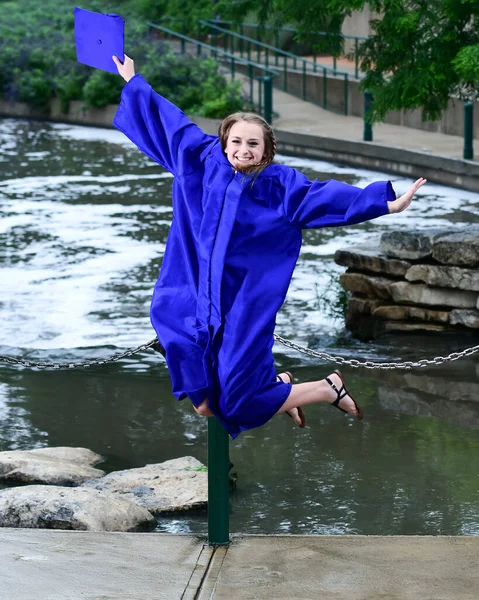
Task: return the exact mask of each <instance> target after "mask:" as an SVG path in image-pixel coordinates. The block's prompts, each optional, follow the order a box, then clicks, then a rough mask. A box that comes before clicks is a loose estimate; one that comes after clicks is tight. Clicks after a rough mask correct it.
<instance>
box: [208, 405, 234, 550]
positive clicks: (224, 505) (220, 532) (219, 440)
mask: <svg viewBox="0 0 479 600" xmlns="http://www.w3.org/2000/svg"><path fill="white" fill-rule="evenodd" d="M228 446H229V440H228V434H227V433H226V430H225V429H224V427H223V426H222V425H221V423H220V422H219V421H218V419H216V418H215V417H210V418H208V543H209V544H210V545H226V544H229V542H230V535H229V525H230V522H229V516H230V515H229V479H228V478H229V449H228Z"/></svg>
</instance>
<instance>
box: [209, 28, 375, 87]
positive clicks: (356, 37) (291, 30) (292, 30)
mask: <svg viewBox="0 0 479 600" xmlns="http://www.w3.org/2000/svg"><path fill="white" fill-rule="evenodd" d="M211 22H212V23H215V24H223V25H230V26H235V25H236V23H234V22H233V21H225V20H222V19H214V20H213V19H212V20H211ZM238 27H239V30H240V33H241V35H244V29H245V28H249V29H256V31H257V32H260V31H262V30H264V29H268V30H273V31H274V34H275V36H274V37H275V44H276V47H279V34H280V33H281V32H288V33H293V34H296V33H297V32H298V30H297V28H296V27H290V26H288V25H285V26H282V27H276V26H275V25H258V23H239V24H238ZM313 34H314V35H318V36H327V35H331V34H330V33H328V32H326V31H315V32H313ZM338 35H340V37H341V38H343V39H345V40H354V62H355V70H354V76H355V77H356V79H359V55H358V50H359V43H360V42H364V41H365V40H367V39H368V37H365V36H362V35H345V34H338ZM258 39H259V38H258ZM293 45H294V47H296V45H297V40H296V39H294V38H293ZM316 59H317V57H316V55H315V54H314V53H313V60H314V62H316ZM336 61H337V56H336V55H334V54H333V68H334V69H336V64H337V63H336Z"/></svg>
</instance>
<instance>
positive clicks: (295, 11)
mask: <svg viewBox="0 0 479 600" xmlns="http://www.w3.org/2000/svg"><path fill="white" fill-rule="evenodd" d="M366 4H368V5H369V8H370V9H371V10H373V11H375V12H376V13H378V14H380V15H381V17H380V18H377V19H376V20H374V21H373V22H372V29H373V33H372V35H371V36H370V37H369V38H368V40H367V41H366V42H364V43H363V44H362V45H361V47H360V61H361V69H362V71H363V72H364V73H365V77H364V79H363V83H362V85H363V88H367V89H369V90H371V91H372V92H373V95H374V103H373V112H372V115H371V116H372V121H378V120H382V119H384V117H385V115H386V113H387V112H388V111H390V110H401V109H415V108H421V109H422V117H423V119H424V120H435V119H439V118H440V117H441V115H442V112H443V111H444V109H445V108H446V107H447V105H448V102H449V99H450V97H451V96H452V97H456V98H460V99H470V100H474V99H477V97H478V80H479V77H478V76H479V2H478V0H429V1H428V2H426V1H425V0H369V2H366V1H365V0H317V1H316V2H310V1H308V0H296V2H294V3H292V2H289V0H243V1H241V2H234V3H230V2H229V1H228V0H220V2H219V5H220V6H221V8H222V15H223V17H228V18H232V19H234V20H236V21H241V20H243V19H244V18H245V17H246V16H247V15H251V13H252V12H253V13H254V14H255V16H256V18H257V20H258V21H259V22H260V23H262V24H265V23H269V24H276V25H284V24H286V23H288V24H291V25H294V26H296V27H297V31H298V33H297V39H298V40H299V41H310V42H313V45H314V46H315V49H316V51H320V50H321V49H322V48H325V47H326V46H327V48H328V49H329V51H330V52H333V53H334V52H339V51H340V50H341V43H342V40H341V36H340V35H339V32H340V28H341V23H342V21H343V19H344V17H345V16H346V15H350V14H351V13H352V11H354V10H359V11H360V10H362V9H363V8H364V7H365V5H366ZM318 31H326V32H327V33H328V35H327V36H318V35H317V32H318ZM321 40H322V43H321Z"/></svg>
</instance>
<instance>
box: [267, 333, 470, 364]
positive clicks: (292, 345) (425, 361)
mask: <svg viewBox="0 0 479 600" xmlns="http://www.w3.org/2000/svg"><path fill="white" fill-rule="evenodd" d="M274 338H275V340H276V341H277V342H279V343H280V344H283V346H286V347H287V348H291V349H292V350H297V351H298V352H301V353H302V354H307V355H308V356H312V357H314V358H319V359H320V360H325V361H327V362H331V363H336V364H339V365H348V366H350V367H353V368H354V369H357V368H360V367H362V368H364V369H412V368H414V367H419V368H422V367H427V366H430V365H442V364H443V363H445V362H450V361H453V360H458V359H460V358H463V357H465V356H471V355H472V354H475V353H476V352H479V346H473V347H472V348H467V349H466V350H463V351H462V352H452V353H451V354H449V355H448V356H436V357H435V358H433V359H428V358H423V359H421V360H418V361H414V362H413V361H406V362H384V363H380V362H373V361H370V360H367V361H364V362H361V361H359V360H355V359H350V360H347V359H346V358H343V357H342V356H332V355H331V354H326V352H316V351H315V350H311V349H310V348H304V347H303V346H298V345H297V344H295V343H293V342H291V341H290V340H285V339H284V338H282V337H280V336H279V335H275V336H274Z"/></svg>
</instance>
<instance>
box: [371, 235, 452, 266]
mask: <svg viewBox="0 0 479 600" xmlns="http://www.w3.org/2000/svg"><path fill="white" fill-rule="evenodd" d="M444 233H447V231H445V230H444V229H435V230H434V229H428V230H424V231H420V230H417V231H387V232H386V233H383V234H382V236H381V241H380V248H381V252H382V253H383V254H385V255H386V256H390V257H392V258H402V259H406V260H417V259H419V258H425V257H426V256H430V255H431V254H432V245H433V241H434V239H435V238H436V236H438V235H441V234H442V235H443V234H444Z"/></svg>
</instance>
